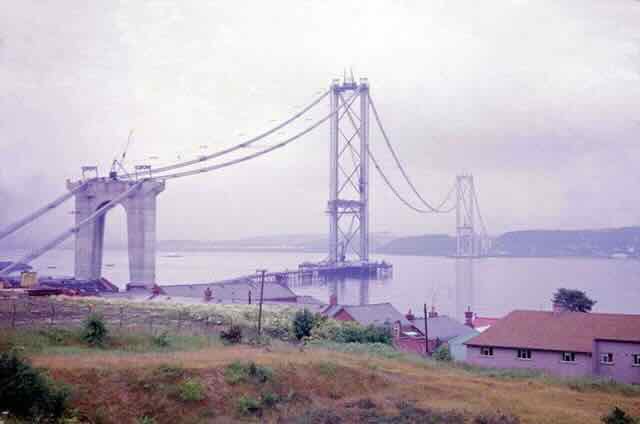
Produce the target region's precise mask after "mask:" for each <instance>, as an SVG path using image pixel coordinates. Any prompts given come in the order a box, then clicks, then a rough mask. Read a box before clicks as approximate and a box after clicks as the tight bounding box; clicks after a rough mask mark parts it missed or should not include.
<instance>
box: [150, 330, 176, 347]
mask: <svg viewBox="0 0 640 424" xmlns="http://www.w3.org/2000/svg"><path fill="white" fill-rule="evenodd" d="M151 341H152V342H153V344H154V345H155V346H158V347H169V346H171V338H170V337H169V332H168V331H166V330H165V331H163V332H161V333H160V334H158V335H157V336H153V338H152V339H151Z"/></svg>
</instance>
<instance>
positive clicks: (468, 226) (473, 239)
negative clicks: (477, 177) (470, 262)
mask: <svg viewBox="0 0 640 424" xmlns="http://www.w3.org/2000/svg"><path fill="white" fill-rule="evenodd" d="M475 196H476V191H475V187H474V185H473V175H465V174H463V175H458V176H457V177H456V256H458V257H473V256H478V237H477V235H476V230H475V213H476V211H475V206H476V198H475Z"/></svg>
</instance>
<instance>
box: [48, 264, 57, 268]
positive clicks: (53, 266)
mask: <svg viewBox="0 0 640 424" xmlns="http://www.w3.org/2000/svg"><path fill="white" fill-rule="evenodd" d="M56 268H58V267H57V266H56V265H48V266H47V269H56Z"/></svg>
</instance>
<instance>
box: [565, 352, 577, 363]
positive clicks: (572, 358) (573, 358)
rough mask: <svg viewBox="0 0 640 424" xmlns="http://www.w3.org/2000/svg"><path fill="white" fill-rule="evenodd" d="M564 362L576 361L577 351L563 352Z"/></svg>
mask: <svg viewBox="0 0 640 424" xmlns="http://www.w3.org/2000/svg"><path fill="white" fill-rule="evenodd" d="M562 362H576V354H575V352H562Z"/></svg>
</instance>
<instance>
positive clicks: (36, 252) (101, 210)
mask: <svg viewBox="0 0 640 424" xmlns="http://www.w3.org/2000/svg"><path fill="white" fill-rule="evenodd" d="M143 182H144V180H142V181H140V182H137V183H135V184H134V185H132V186H131V187H130V188H129V189H128V190H127V191H125V192H124V193H121V194H119V195H118V196H116V197H114V198H113V200H111V201H110V202H109V203H107V204H105V205H104V206H102V207H101V208H99V209H98V210H97V211H95V212H94V213H92V214H91V215H89V216H88V217H86V218H85V219H83V220H82V221H81V222H80V223H79V224H78V225H76V226H75V227H72V228H70V229H68V230H66V231H65V232H63V233H62V234H60V235H59V236H58V237H56V238H54V239H52V240H50V241H49V242H47V243H46V244H45V245H44V246H42V247H40V248H39V249H36V250H34V251H32V252H30V253H28V254H26V255H25V256H23V257H22V258H20V259H19V260H18V261H16V262H14V263H12V264H11V265H9V266H7V267H5V268H3V269H2V270H0V276H4V275H7V274H9V273H10V272H11V271H13V270H14V269H16V268H18V267H19V266H20V265H21V264H28V263H29V262H31V261H32V260H34V259H36V258H38V257H40V256H42V255H43V254H44V253H46V252H48V251H49V250H51V249H53V248H54V247H56V246H57V245H59V244H60V243H62V242H63V241H64V240H66V239H67V238H69V237H70V236H71V235H72V234H74V233H77V232H78V230H79V229H80V228H82V227H84V226H85V225H87V224H89V223H90V222H92V221H94V220H95V219H96V218H98V217H100V216H102V215H104V214H105V213H107V212H108V211H109V210H110V209H112V208H113V207H115V206H116V205H117V204H118V203H119V202H120V201H121V200H122V199H124V198H125V197H127V196H128V195H129V194H130V193H131V192H133V191H134V190H137V189H138V188H139V187H140V186H141V185H142V183H143Z"/></svg>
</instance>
